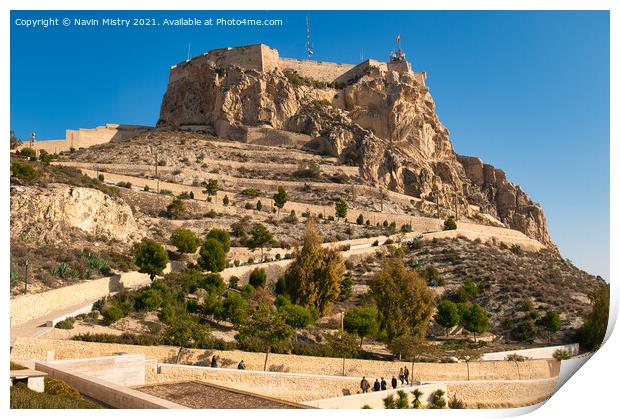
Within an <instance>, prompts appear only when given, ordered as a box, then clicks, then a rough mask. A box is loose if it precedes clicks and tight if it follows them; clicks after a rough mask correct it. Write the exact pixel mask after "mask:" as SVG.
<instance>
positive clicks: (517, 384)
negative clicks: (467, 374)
mask: <svg viewBox="0 0 620 419" xmlns="http://www.w3.org/2000/svg"><path fill="white" fill-rule="evenodd" d="M446 384H447V386H448V395H449V397H452V396H456V397H457V399H460V400H462V401H463V402H464V403H465V405H466V406H467V407H468V408H478V409H499V408H510V407H522V406H529V405H533V404H536V403H540V402H543V401H545V400H547V399H548V398H549V397H551V396H552V395H553V393H554V392H555V390H556V387H557V378H549V379H542V380H531V381H500V382H492V381H468V382H460V383H446Z"/></svg>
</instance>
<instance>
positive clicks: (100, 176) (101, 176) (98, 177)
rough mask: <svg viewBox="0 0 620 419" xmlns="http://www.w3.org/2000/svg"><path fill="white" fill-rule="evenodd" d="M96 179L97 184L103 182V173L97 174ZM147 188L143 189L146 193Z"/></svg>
mask: <svg viewBox="0 0 620 419" xmlns="http://www.w3.org/2000/svg"><path fill="white" fill-rule="evenodd" d="M97 179H99V182H103V181H104V180H105V177H104V176H103V173H99V175H98V176H97ZM147 188H148V186H145V187H144V190H145V191H148V189H147Z"/></svg>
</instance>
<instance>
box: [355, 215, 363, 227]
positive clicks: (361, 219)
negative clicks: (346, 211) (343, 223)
mask: <svg viewBox="0 0 620 419" xmlns="http://www.w3.org/2000/svg"><path fill="white" fill-rule="evenodd" d="M355 222H356V223H357V225H362V224H364V216H363V215H362V214H360V215H358V217H357V220H355Z"/></svg>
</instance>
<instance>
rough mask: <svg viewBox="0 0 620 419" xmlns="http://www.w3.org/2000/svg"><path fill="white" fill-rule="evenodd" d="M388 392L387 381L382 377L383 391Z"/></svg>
mask: <svg viewBox="0 0 620 419" xmlns="http://www.w3.org/2000/svg"><path fill="white" fill-rule="evenodd" d="M384 390H387V381H385V378H383V377H381V391H384Z"/></svg>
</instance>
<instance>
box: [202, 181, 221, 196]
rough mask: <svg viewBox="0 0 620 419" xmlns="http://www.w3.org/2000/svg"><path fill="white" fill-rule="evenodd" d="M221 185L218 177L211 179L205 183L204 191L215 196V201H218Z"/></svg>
mask: <svg viewBox="0 0 620 419" xmlns="http://www.w3.org/2000/svg"><path fill="white" fill-rule="evenodd" d="M219 189H220V188H219V185H218V182H217V179H209V180H208V181H207V184H206V185H205V190H204V193H205V194H207V196H208V197H211V196H215V202H217V191H219Z"/></svg>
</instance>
